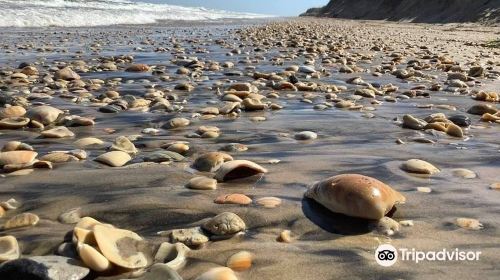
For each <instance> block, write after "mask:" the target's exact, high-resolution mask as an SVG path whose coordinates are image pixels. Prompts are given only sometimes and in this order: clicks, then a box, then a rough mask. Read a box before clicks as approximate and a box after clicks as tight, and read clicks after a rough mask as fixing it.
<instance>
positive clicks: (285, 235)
mask: <svg viewBox="0 0 500 280" xmlns="http://www.w3.org/2000/svg"><path fill="white" fill-rule="evenodd" d="M291 235H292V232H291V231H290V230H284V231H282V232H281V233H280V235H279V236H278V238H277V240H278V242H283V243H291V242H292V236H291Z"/></svg>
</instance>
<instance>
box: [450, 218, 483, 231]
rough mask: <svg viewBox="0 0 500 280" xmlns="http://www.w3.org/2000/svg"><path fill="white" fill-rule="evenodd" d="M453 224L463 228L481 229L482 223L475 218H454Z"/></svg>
mask: <svg viewBox="0 0 500 280" xmlns="http://www.w3.org/2000/svg"><path fill="white" fill-rule="evenodd" d="M455 224H456V225H457V226H459V227H461V228H464V229H470V230H480V229H483V224H482V223H481V222H479V221H478V220H476V219H470V218H458V219H456V221H455Z"/></svg>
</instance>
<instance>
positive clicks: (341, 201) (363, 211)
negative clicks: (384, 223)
mask: <svg viewBox="0 0 500 280" xmlns="http://www.w3.org/2000/svg"><path fill="white" fill-rule="evenodd" d="M305 196H306V197H308V198H312V199H314V200H315V201H317V202H318V203H320V204H321V205H323V206H324V207H326V208H328V209H329V210H330V211H332V212H335V213H341V214H344V215H347V216H352V217H359V218H365V219H373V220H378V219H381V218H382V217H384V216H385V215H386V214H387V213H388V212H389V211H390V210H391V209H392V208H393V206H394V205H395V204H398V203H404V202H405V201H406V199H405V197H404V196H403V195H401V194H400V193H399V192H397V191H395V190H393V189H392V188H391V187H389V186H388V185H386V184H384V183H382V182H381V181H379V180H377V179H374V178H371V177H367V176H363V175H359V174H342V175H337V176H334V177H331V178H328V179H326V180H323V181H321V182H318V183H315V184H314V185H313V186H312V187H311V188H309V190H308V191H307V192H306V193H305Z"/></svg>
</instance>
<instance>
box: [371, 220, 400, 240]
mask: <svg viewBox="0 0 500 280" xmlns="http://www.w3.org/2000/svg"><path fill="white" fill-rule="evenodd" d="M374 226H375V229H376V230H377V232H379V233H381V234H384V235H387V236H392V235H394V234H395V233H397V232H399V223H398V222H396V221H394V220H393V219H391V218H389V217H382V219H380V220H378V221H377V222H376V224H375V225H374Z"/></svg>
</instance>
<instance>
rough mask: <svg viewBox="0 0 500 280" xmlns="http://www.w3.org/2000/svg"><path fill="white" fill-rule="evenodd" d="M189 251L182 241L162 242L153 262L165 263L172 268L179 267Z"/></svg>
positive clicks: (176, 268)
mask: <svg viewBox="0 0 500 280" xmlns="http://www.w3.org/2000/svg"><path fill="white" fill-rule="evenodd" d="M189 251H191V249H189V247H187V246H186V245H184V244H182V243H175V244H171V243H168V242H163V243H162V244H161V245H160V248H158V251H157V252H156V255H155V262H162V263H165V264H166V265H167V266H168V267H170V268H171V269H173V270H179V269H181V268H182V267H183V266H184V264H185V263H186V254H187V252H189Z"/></svg>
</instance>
